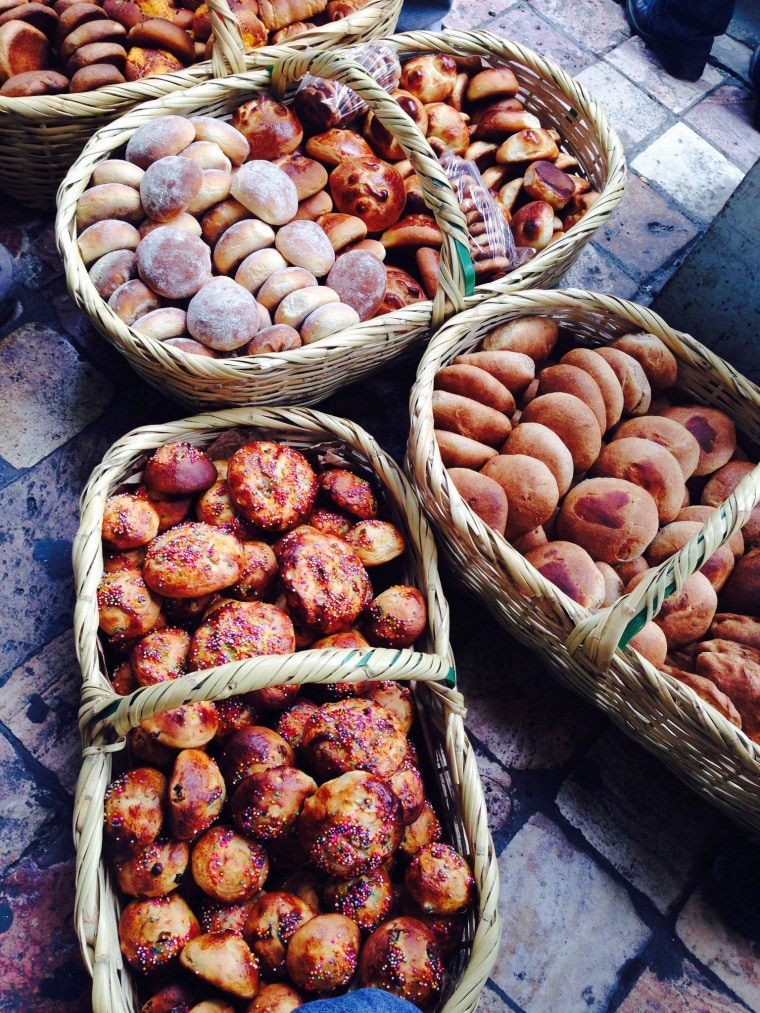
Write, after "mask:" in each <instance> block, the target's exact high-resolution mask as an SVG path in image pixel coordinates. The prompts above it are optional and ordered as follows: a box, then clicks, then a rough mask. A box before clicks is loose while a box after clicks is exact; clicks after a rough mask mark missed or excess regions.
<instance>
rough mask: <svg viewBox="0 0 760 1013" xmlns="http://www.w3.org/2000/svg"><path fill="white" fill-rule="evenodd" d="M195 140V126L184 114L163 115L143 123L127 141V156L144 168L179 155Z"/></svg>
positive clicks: (129, 159)
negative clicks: (166, 157) (160, 159)
mask: <svg viewBox="0 0 760 1013" xmlns="http://www.w3.org/2000/svg"><path fill="white" fill-rule="evenodd" d="M194 140H195V127H194V126H193V124H192V123H191V121H190V120H188V119H186V118H185V117H184V116H175V115H169V116H161V117H160V118H159V119H157V120H151V121H150V122H148V123H143V124H142V126H140V127H138V128H137V130H135V132H134V133H133V134H132V136H131V137H130V139H129V140H128V141H127V149H126V152H125V157H126V159H127V161H128V162H134V163H135V165H139V166H140V167H141V168H142V169H147V168H148V166H149V165H152V163H153V162H155V161H157V160H158V159H159V158H163V157H164V156H165V155H178V154H179V153H180V151H182V150H183V149H184V148H186V147H187V146H188V144H190V143H191V142H192V141H194Z"/></svg>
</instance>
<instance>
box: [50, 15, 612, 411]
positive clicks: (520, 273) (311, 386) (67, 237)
mask: <svg viewBox="0 0 760 1013" xmlns="http://www.w3.org/2000/svg"><path fill="white" fill-rule="evenodd" d="M383 44H384V45H389V46H392V47H393V48H395V49H397V51H398V52H399V55H400V57H401V58H402V60H403V59H404V58H405V57H407V56H409V55H411V54H413V53H415V52H435V51H437V50H438V49H440V50H441V51H443V52H450V53H454V54H458V55H461V56H463V57H477V58H479V59H481V60H482V61H483V63H484V64H486V65H489V66H490V65H501V64H504V65H508V66H510V67H511V68H512V69H513V71H514V74H515V76H516V77H517V78H518V81H519V82H520V95H519V97H520V98H521V100H522V101H523V103H524V105H525V107H526V108H527V109H528V110H529V111H531V112H534V113H535V114H536V115H537V116H539V118H540V119H541V121H542V122H543V123H546V124H547V125H549V124H550V125H551V126H553V127H554V128H555V129H556V130H557V131H558V132H559V134H560V135H561V136H562V138H563V140H564V143H565V146H566V148H567V149H568V151H569V152H570V153H571V154H572V155H573V156H575V157H576V158H577V159H578V162H579V166H580V171H581V172H582V173H583V174H585V175H586V177H587V178H588V179H589V181H590V182H591V184H592V186H593V187H594V188H595V189H596V190H598V191H599V193H600V197H599V199H598V200H597V201H596V203H595V204H594V205H593V206H592V207H591V209H590V210H589V211H588V212H587V213H586V214H585V215H584V217H583V218H582V219H581V220H580V221H579V222H577V223H576V224H575V225H573V226H572V228H570V229H568V231H567V233H566V234H564V235H563V236H562V238H561V239H559V240H558V241H556V242H554V243H552V245H551V246H549V247H548V248H546V249H544V250H542V251H541V252H540V253H538V254H537V255H536V256H535V257H534V258H533V259H531V260H528V261H526V262H525V263H524V264H523V265H522V266H521V267H519V268H517V269H515V270H513V271H511V272H510V273H508V274H507V275H505V276H504V277H503V278H501V279H499V280H498V281H495V282H492V283H489V284H481V285H477V286H474V287H473V285H472V275H471V272H469V271H468V269H469V268H470V267H471V262H470V259H469V253H468V242H469V237H468V234H467V228H466V222H465V219H464V216H463V214H462V211H461V209H460V208H459V205H458V203H457V201H456V197H455V195H454V192H453V190H452V188H451V183H450V181H449V179H448V177H447V176H446V174H445V173H444V171H443V169H442V168H441V164H440V162H439V161H438V159H437V157H436V156H435V155H434V153H433V151H432V149H431V148H430V145H429V144H428V142H427V140H426V139H425V138H424V137H423V136H422V134H421V133H420V132H419V131H418V130H417V129H416V127H415V126H414V124H413V123H412V121H411V120H410V119H409V118H408V117H407V116H406V115H405V114H404V113H403V112H402V111H401V110H400V109H399V107H398V106H397V105H396V103H395V102H394V101H393V100H392V99H390V98H389V96H388V95H387V93H386V92H384V91H383V89H382V88H380V86H379V85H378V84H377V83H376V82H375V81H374V80H373V79H372V78H371V77H370V75H368V74H367V73H366V72H365V71H363V69H362V68H361V67H358V66H356V65H354V64H352V63H351V62H350V61H349V60H346V59H345V56H346V55H347V54H345V53H344V54H338V53H335V52H322V53H316V54H306V53H304V54H292V55H289V56H286V57H284V58H283V59H282V60H280V61H278V62H277V63H276V64H275V65H274V68H272V69H271V75H272V77H271V85H270V81H269V79H268V78H267V77H266V76H265V73H264V71H263V70H261V69H260V70H259V71H256V72H251V73H250V74H244V75H233V76H229V77H227V78H225V79H224V80H217V81H210V82H207V83H205V84H203V85H198V86H196V87H195V88H193V89H190V90H188V91H185V92H183V93H181V94H175V95H171V96H168V97H167V98H166V99H165V100H163V101H161V102H152V103H147V104H145V105H143V106H141V107H140V108H139V109H136V110H133V111H132V112H131V113H129V114H127V115H126V116H124V117H122V118H121V119H120V120H119V121H118V122H116V123H113V124H111V125H109V126H107V127H104V128H102V129H101V130H99V131H98V133H97V134H96V135H95V136H94V137H93V139H92V140H91V141H90V143H89V144H88V145H87V147H86V148H85V150H84V151H83V153H82V155H81V156H80V158H78V159H77V161H76V162H75V163H74V165H73V166H72V168H71V170H70V171H69V173H68V174H67V176H66V179H65V180H64V183H63V185H62V187H61V190H60V193H59V197H58V216H57V221H56V235H57V241H58V247H59V250H60V253H61V256H62V258H63V261H64V265H65V268H66V277H67V284H68V288H69V291H70V293H71V295H72V298H73V299H74V300H75V302H76V303H77V305H78V306H79V307H80V308H81V309H82V310H83V311H84V312H85V313H86V314H87V315H88V316H89V317H90V319H91V320H92V322H93V324H94V325H95V327H96V328H97V329H98V330H99V331H100V333H101V334H102V335H103V336H104V337H105V338H106V339H107V340H108V341H110V342H111V343H112V344H113V345H114V346H115V347H116V348H117V349H118V350H119V351H120V352H122V354H123V355H124V356H125V357H126V358H127V359H128V361H129V362H130V364H131V365H132V366H133V368H134V369H135V370H136V372H138V373H139V374H140V375H141V376H142V377H143V378H144V379H145V380H146V381H147V382H148V383H151V384H152V385H153V386H155V387H157V388H158V389H160V390H162V391H165V392H166V393H168V394H169V395H170V396H171V397H173V398H174V399H175V400H177V401H179V402H180V403H182V404H183V405H189V406H191V407H209V406H216V405H221V404H226V405H236V404H260V405H278V404H302V405H308V404H314V403H316V402H317V401H319V400H322V399H324V398H326V397H328V396H329V395H330V394H332V393H334V391H335V390H337V389H338V388H340V387H342V386H344V385H346V384H349V383H354V382H357V381H358V380H360V379H362V378H363V377H365V376H369V375H371V374H372V373H374V372H376V371H377V370H379V369H381V368H383V367H384V366H386V365H388V364H389V363H390V361H391V360H392V359H393V358H394V357H398V356H402V355H406V354H409V353H410V352H411V351H412V350H413V348H414V346H416V345H417V344H419V343H421V342H423V341H424V340H425V339H426V338H427V337H428V336H429V334H430V332H431V329H434V328H435V327H437V326H438V325H439V324H440V323H441V322H442V321H443V320H444V319H446V317H447V316H449V315H451V314H452V313H454V312H456V311H459V310H461V309H463V308H465V307H467V306H472V305H475V304H476V303H478V302H480V301H481V300H482V299H484V298H488V297H490V296H493V295H494V294H497V293H499V292H501V291H507V290H512V289H520V288H523V287H536V286H539V285H547V286H549V285H553V284H554V283H556V281H557V280H558V279H559V278H560V277H561V276H562V275H563V274H564V273H565V272H566V271H567V270H568V269H569V267H570V266H571V264H572V263H573V262H574V260H575V259H576V257H577V256H578V255H579V253H580V251H581V249H582V248H583V246H584V245H585V243H586V242H587V241H588V239H589V237H590V236H591V235H592V234H593V233H594V231H595V230H596V229H597V228H598V227H599V226H600V225H601V224H602V223H603V222H604V221H606V220H607V218H608V217H609V215H610V214H611V213H612V211H613V210H614V208H615V207H616V206H617V204H618V202H619V201H620V198H621V197H622V194H623V191H624V188H625V171H626V170H625V159H624V156H623V150H622V147H621V145H620V142H619V140H618V138H617V136H616V135H615V133H614V131H613V130H612V129H611V128H610V126H609V124H608V123H607V119H606V116H605V115H604V113H603V111H602V109H601V108H600V106H599V105H598V104H597V103H596V102H595V101H594V100H593V99H592V98H591V96H590V95H588V93H587V92H585V90H584V89H583V87H582V86H581V85H580V84H578V83H577V82H575V81H574V80H573V79H572V78H570V77H569V76H568V75H567V74H565V73H564V72H563V71H562V70H561V69H560V68H559V67H557V66H555V65H554V64H552V63H550V62H549V61H547V60H544V59H542V58H541V57H539V56H537V55H536V54H535V53H532V52H530V50H526V49H525V48H523V47H521V46H519V45H517V44H515V43H511V42H507V41H505V40H502V39H498V38H496V37H495V36H492V35H490V34H488V33H485V32H454V31H449V32H445V33H443V34H436V33H430V32H414V33H412V32H410V33H406V34H402V35H397V36H394V37H392V38H390V39H385V40H383ZM348 55H350V54H348ZM268 71H269V68H267V72H268ZM307 72H309V73H312V74H317V75H321V76H324V77H332V78H335V79H336V80H339V81H342V82H344V83H346V84H349V85H350V86H351V87H352V88H353V89H354V90H355V91H356V92H358V93H359V94H360V95H361V96H362V98H363V99H364V100H365V101H366V102H367V104H368V105H369V106H370V108H371V109H372V110H373V112H374V113H375V115H377V117H378V119H380V120H381V122H382V123H383V124H384V125H385V126H386V127H388V129H389V130H390V131H391V133H393V135H394V136H395V137H396V138H397V140H398V141H399V143H400V144H401V146H402V148H404V150H405V151H406V153H407V157H408V158H409V160H410V161H411V163H412V165H413V167H414V169H415V171H416V173H417V176H418V178H419V180H420V182H421V185H422V188H423V193H424V197H425V200H426V203H427V205H428V208H429V209H430V210H431V212H432V213H433V215H434V217H435V219H436V221H437V223H438V225H439V226H440V229H441V232H442V235H443V246H442V250H441V267H440V273H439V286H438V292H437V294H436V297H435V299H434V300H432V301H431V300H427V301H421V302H416V303H412V304H411V305H409V306H406V307H405V308H403V309H399V310H395V311H393V312H391V313H386V314H384V315H383V316H380V317H375V318H372V319H370V320H366V321H364V322H363V323H361V324H359V325H357V326H355V327H351V328H347V329H345V330H342V331H339V332H337V333H336V334H335V335H332V336H331V337H329V338H325V339H322V340H321V341H319V342H317V343H315V344H314V345H307V346H304V347H301V348H296V349H294V350H293V351H290V352H283V353H269V354H267V355H252V356H239V357H235V358H227V359H208V358H203V357H200V356H188V355H184V354H182V353H181V352H178V351H177V350H175V349H173V348H171V347H168V346H166V345H164V344H162V343H161V342H159V341H157V340H155V339H152V338H148V337H144V336H141V335H140V334H138V333H137V332H136V331H135V330H134V329H133V328H131V327H128V326H127V325H126V324H124V323H123V322H122V321H121V320H120V319H119V317H117V316H116V314H115V313H114V312H113V311H112V310H110V309H109V307H108V306H107V305H106V304H105V303H104V301H103V300H102V299H101V298H100V297H99V295H98V294H97V292H96V291H95V288H94V286H93V284H92V282H91V281H90V278H89V276H88V273H87V270H86V268H85V266H84V264H83V262H82V258H81V256H80V254H79V251H78V248H77V231H76V224H75V221H76V219H75V215H76V202H77V200H78V198H79V197H80V196H81V194H82V192H83V191H84V190H85V189H86V187H87V185H88V183H89V180H90V177H91V175H92V171H93V168H94V166H95V165H97V163H98V162H100V161H102V160H103V159H105V158H108V157H111V156H112V155H113V153H114V152H116V151H118V149H120V147H121V146H122V145H123V144H125V143H126V141H127V139H128V138H129V136H130V135H131V133H132V132H134V130H135V129H137V127H139V126H140V125H141V124H143V123H145V122H147V121H148V120H151V119H154V118H156V117H159V116H162V115H165V114H166V113H179V114H183V115H196V114H203V115H212V116H218V117H221V118H223V119H226V118H229V117H230V116H231V114H232V111H233V110H234V109H235V108H236V107H237V106H238V105H240V104H241V103H243V102H245V101H247V100H249V99H250V98H251V97H253V96H254V95H256V94H258V93H259V92H261V91H262V90H266V89H268V88H269V87H270V86H271V87H272V89H273V90H274V93H275V94H276V95H278V96H281V97H283V98H284V100H285V101H286V102H288V101H290V99H291V97H292V92H293V90H294V85H295V83H296V82H297V81H299V80H300V79H301V78H302V77H303V75H304V74H305V73H307Z"/></svg>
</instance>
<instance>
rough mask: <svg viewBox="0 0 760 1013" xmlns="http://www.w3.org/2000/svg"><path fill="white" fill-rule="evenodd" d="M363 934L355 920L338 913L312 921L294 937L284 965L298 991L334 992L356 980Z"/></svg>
mask: <svg viewBox="0 0 760 1013" xmlns="http://www.w3.org/2000/svg"><path fill="white" fill-rule="evenodd" d="M360 942H361V933H360V931H359V926H358V925H357V924H356V922H355V921H353V919H351V918H349V917H347V916H346V915H342V914H338V913H335V912H333V913H330V914H319V915H315V916H314V917H313V918H310V919H309V920H308V921H307V922H305V923H304V924H303V925H301V926H300V927H299V928H298V929H297V930H296V931H295V932H294V934H293V936H292V937H291V939H290V943H289V944H288V950H287V954H286V956H285V965H286V967H287V971H288V975H289V977H290V978H291V980H292V981H293V982H294V984H295V985H296V986H297V987H298V988H302V989H304V991H306V992H309V993H312V992H317V993H323V992H327V993H329V992H332V991H333V990H334V989H337V988H340V987H342V986H344V985H347V984H348V982H349V981H351V979H352V978H353V977H354V974H355V972H356V963H357V960H358V956H359V945H360Z"/></svg>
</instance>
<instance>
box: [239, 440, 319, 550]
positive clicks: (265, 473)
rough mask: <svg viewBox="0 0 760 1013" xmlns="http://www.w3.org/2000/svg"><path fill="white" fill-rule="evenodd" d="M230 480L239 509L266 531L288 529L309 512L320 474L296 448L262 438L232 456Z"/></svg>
mask: <svg viewBox="0 0 760 1013" xmlns="http://www.w3.org/2000/svg"><path fill="white" fill-rule="evenodd" d="M227 482H228V486H229V490H230V496H231V498H232V500H233V502H234V504H235V506H236V508H237V509H238V511H239V512H240V513H241V514H242V515H243V516H244V517H245V518H247V519H248V520H250V521H252V522H253V523H254V524H255V525H256V526H257V527H260V528H263V529H264V530H265V531H285V530H287V529H288V528H292V527H295V526H296V525H297V524H299V523H301V522H302V521H303V520H304V519H305V518H306V517H307V516H308V514H309V513H310V511H311V508H312V507H313V505H314V500H315V498H316V495H317V477H316V475H315V473H314V469H313V468H312V467H311V465H310V464H309V462H308V461H307V460H306V458H305V457H304V456H303V454H301V453H300V451H298V450H296V449H295V448H294V447H289V446H287V445H286V444H280V443H275V442H274V441H270V440H259V441H254V442H251V443H248V444H246V445H245V446H244V447H241V448H240V449H239V450H237V451H235V453H234V454H233V455H232V457H231V458H230V462H229V467H228V473H227Z"/></svg>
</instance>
